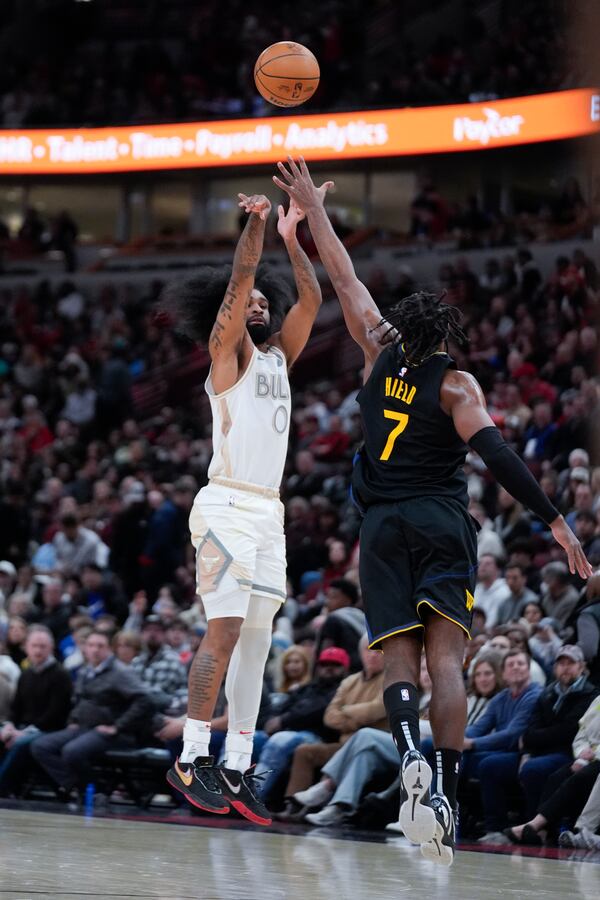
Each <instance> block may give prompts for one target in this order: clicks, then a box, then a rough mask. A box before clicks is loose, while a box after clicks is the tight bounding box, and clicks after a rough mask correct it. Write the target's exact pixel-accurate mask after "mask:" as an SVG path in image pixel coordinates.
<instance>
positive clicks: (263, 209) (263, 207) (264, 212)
mask: <svg viewBox="0 0 600 900" xmlns="http://www.w3.org/2000/svg"><path fill="white" fill-rule="evenodd" d="M238 197H239V198H240V202H239V203H238V206H241V208H242V209H243V210H244V212H246V213H256V214H257V216H259V217H260V218H261V219H262V220H263V221H264V220H265V219H267V218H268V216H269V213H270V212H271V201H270V200H269V198H268V197H265V195H264V194H252V195H251V196H250V197H248V195H247V194H238Z"/></svg>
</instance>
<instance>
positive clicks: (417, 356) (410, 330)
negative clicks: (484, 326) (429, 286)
mask: <svg viewBox="0 0 600 900" xmlns="http://www.w3.org/2000/svg"><path fill="white" fill-rule="evenodd" d="M443 296H444V295H443V294H442V295H441V296H439V297H438V296H437V294H431V293H429V292H428V291H417V293H415V294H410V296H408V297H404V299H403V300H400V302H399V303H396V304H395V306H392V307H390V309H389V310H387V312H386V316H385V319H382V320H381V323H380V325H384V324H385V323H388V324H389V325H390V326H392V328H395V329H396V330H397V331H398V337H397V338H396V341H397V342H398V343H401V344H402V345H403V348H404V354H405V357H406V361H407V362H408V363H409V365H413V366H418V365H420V364H421V363H423V362H425V360H426V359H427V357H428V356H431V354H432V353H435V351H436V350H437V349H438V347H439V345H440V344H441V343H442V341H447V340H448V338H454V340H455V341H456V342H457V343H458V344H459V345H460V346H461V347H465V346H466V345H467V344H468V340H467V336H466V334H465V332H464V331H463V329H462V327H461V324H460V320H461V314H460V310H458V309H457V308H456V307H455V306H449V305H448V303H442V298H443ZM377 327H379V326H377Z"/></svg>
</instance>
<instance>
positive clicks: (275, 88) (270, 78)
mask: <svg viewBox="0 0 600 900" xmlns="http://www.w3.org/2000/svg"><path fill="white" fill-rule="evenodd" d="M319 77H320V72H319V63H318V62H317V58H316V56H315V55H314V53H311V52H310V50H308V49H307V48H306V47H303V46H302V44H296V43H294V42H293V41H279V42H278V43H277V44H271V46H270V47H267V49H266V50H263V52H262V53H261V54H260V56H259V57H258V59H257V60H256V65H255V66H254V81H255V83H256V87H257V88H258V91H259V93H260V94H261V95H262V96H263V97H264V98H265V100H268V102H269V103H273V104H274V105H275V106H300V104H301V103H304V102H305V101H306V100H308V99H309V98H310V97H312V95H313V94H314V92H315V91H316V89H317V85H318V83H319Z"/></svg>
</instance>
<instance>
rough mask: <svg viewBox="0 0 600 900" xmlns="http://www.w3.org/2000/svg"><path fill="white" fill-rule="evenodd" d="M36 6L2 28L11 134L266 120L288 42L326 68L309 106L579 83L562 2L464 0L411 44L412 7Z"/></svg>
mask: <svg viewBox="0 0 600 900" xmlns="http://www.w3.org/2000/svg"><path fill="white" fill-rule="evenodd" d="M483 5H485V4H482V6H483ZM31 6H32V4H14V5H13V15H11V11H10V6H9V8H8V9H7V10H6V12H5V13H4V16H3V21H2V23H1V28H2V32H3V34H4V39H5V40H4V51H5V52H4V66H3V71H2V75H1V76H0V125H1V126H2V127H4V128H13V129H14V128H22V127H28V126H32V127H36V126H37V127H40V126H52V127H57V126H75V127H76V126H81V125H113V124H125V123H132V124H136V123H147V122H165V121H166V122H168V121H181V120H192V121H194V120H198V119H204V118H211V117H213V118H218V117H231V116H240V115H263V114H265V112H266V110H267V107H266V104H265V103H264V101H262V99H261V98H260V97H259V95H258V93H257V91H256V89H255V87H254V83H253V67H254V62H255V60H256V58H257V57H258V55H259V53H260V52H261V51H262V50H263V49H264V48H265V47H267V46H268V45H269V44H271V43H274V42H275V41H280V40H295V41H298V42H300V43H304V44H306V45H307V46H309V47H310V48H311V50H312V51H313V52H314V53H315V54H316V56H317V58H318V60H319V63H320V67H321V85H320V87H319V89H318V93H317V94H316V95H315V97H314V100H313V101H312V103H311V105H310V108H311V110H312V111H315V110H318V109H322V110H328V109H352V108H357V107H358V108H360V107H365V106H367V107H371V106H383V107H386V106H424V105H435V104H441V103H452V102H461V101H464V102H467V101H476V100H490V99H497V98H500V97H508V96H518V95H520V94H531V93H537V92H542V91H548V90H554V89H559V88H561V87H574V86H576V85H577V84H578V82H579V80H580V79H582V78H583V77H584V73H582V72H580V71H578V67H577V65H576V63H575V62H574V60H573V54H572V53H571V51H570V48H569V46H568V38H567V37H566V36H565V29H564V27H563V12H564V7H563V4H562V3H555V4H553V5H552V6H551V7H549V6H548V3H547V2H543V0H522V2H520V3H518V4H517V3H512V2H508V3H506V2H505V3H503V4H499V5H498V14H497V15H498V18H497V20H495V21H492V22H489V24H486V23H485V21H484V18H483V17H479V16H478V12H479V10H478V4H477V3H473V2H471V3H470V4H466V3H464V4H463V3H458V4H456V6H457V9H456V15H454V16H453V18H452V22H451V24H450V26H449V27H448V25H447V24H445V25H444V27H443V28H440V27H439V26H437V28H436V29H435V30H433V31H431V30H428V31H427V33H426V35H425V36H423V37H422V38H421V39H419V40H418V41H414V40H412V39H410V38H409V37H407V25H410V19H408V20H407V10H406V9H405V8H404V7H405V5H404V4H380V5H379V7H374V6H373V5H367V4H364V3H360V2H358V0H352V2H348V0H344V2H341V0H328V2H326V3H323V4H319V5H314V4H312V5H310V4H308V5H307V4H304V5H303V6H301V5H297V4H290V3H283V4H280V5H279V6H278V7H273V6H272V4H268V3H265V2H264V0H261V2H254V3H253V4H251V5H250V8H248V4H246V3H242V2H241V0H228V2H227V3H223V2H217V0H210V2H204V3H202V4H200V5H199V4H197V3H191V2H189V0H177V2H173V0H169V2H153V3H148V4H138V5H133V4H131V3H125V2H123V0H111V2H107V3H102V4H82V3H80V4H66V3H64V2H62V0H55V2H46V3H44V4H39V5H38V8H37V9H36V8H35V6H34V8H33V9H31V8H30V7H31ZM53 7H58V9H53ZM421 12H422V10H421V9H419V10H418V11H416V13H415V12H413V15H415V14H417V13H421ZM379 17H382V23H383V24H382V27H379V29H378V27H377V22H378V19H379ZM32 20H33V23H34V24H33V25H32ZM58 22H60V26H59V27H58ZM370 28H374V29H375V31H374V38H373V40H369V35H370ZM32 30H33V31H35V34H36V42H35V44H34V45H33V46H32V41H31V32H32ZM375 32H376V35H375ZM382 34H383V40H382ZM268 111H269V112H270V113H277V110H275V109H274V108H273V107H268Z"/></svg>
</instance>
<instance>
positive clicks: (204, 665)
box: [163, 194, 321, 825]
mask: <svg viewBox="0 0 600 900" xmlns="http://www.w3.org/2000/svg"><path fill="white" fill-rule="evenodd" d="M239 197H240V206H241V207H242V208H243V209H244V210H245V211H246V212H247V213H249V214H250V215H249V218H248V221H247V224H246V227H245V228H244V231H243V233H242V235H241V237H240V240H239V243H238V245H237V249H236V251H235V256H234V259H233V268H230V267H224V268H222V269H218V270H217V269H210V270H204V271H203V272H202V274H201V275H199V276H198V277H196V278H193V279H191V280H189V281H186V282H184V283H183V284H181V285H173V286H172V287H170V288H168V289H167V291H166V294H165V297H164V302H163V308H164V309H165V310H167V311H169V312H170V313H171V312H174V313H175V317H176V320H177V319H178V321H176V327H177V328H178V330H182V331H183V332H184V333H187V334H188V335H189V336H190V337H192V338H194V339H195V340H199V341H202V342H204V343H208V349H209V352H210V356H211V360H212V365H211V369H210V373H209V377H208V379H207V382H206V391H207V393H208V396H209V398H210V405H211V409H212V415H213V433H212V434H213V458H212V461H211V463H210V467H209V470H208V477H209V481H208V484H207V485H206V487H204V488H202V489H201V490H200V492H199V493H198V495H197V497H196V499H195V501H194V505H193V508H192V511H191V514H190V530H191V538H192V543H193V545H194V547H195V549H196V558H197V581H198V593H199V594H200V595H201V596H202V600H203V603H204V608H205V611H206V617H207V620H208V628H207V632H206V634H205V636H204V638H203V640H202V643H201V645H200V647H199V649H198V651H197V653H196V656H195V658H194V660H193V662H192V667H191V670H190V677H189V701H188V715H187V718H186V721H185V725H184V731H183V739H184V745H183V750H182V752H181V755H180V757H179V759H178V760H177V761H176V762H175V764H174V765H173V767H172V768H171V769H170V770H169V772H168V775H167V778H168V781H169V783H170V784H171V785H172V786H173V787H174V788H176V789H177V790H179V791H181V792H182V793H183V794H184V795H185V796H186V797H187V799H188V800H189V801H190V802H191V803H193V804H194V805H195V806H197V807H199V808H200V809H203V810H206V811H209V812H215V813H227V812H229V809H230V807H231V806H233V807H234V808H235V809H236V810H238V812H240V813H241V814H242V815H244V816H246V818H248V819H250V820H251V821H252V822H256V823H258V824H263V825H267V824H269V823H270V821H271V819H270V816H269V813H268V811H267V809H266V807H265V806H264V804H263V803H262V801H261V800H260V798H259V796H258V794H257V791H256V785H255V783H254V782H253V776H252V774H250V772H249V771H248V770H249V767H250V761H251V756H252V742H253V736H254V729H255V726H256V719H257V715H258V709H259V704H260V697H261V691H262V682H263V672H264V667H265V663H266V660H267V656H268V653H269V648H270V646H271V633H272V623H273V618H274V616H275V614H276V613H277V611H278V610H279V607H280V605H281V603H283V601H284V600H285V599H286V590H285V587H286V562H285V539H284V533H283V504H282V503H281V501H280V500H279V485H280V482H281V478H282V475H283V467H284V463H285V459H286V455H287V446H288V432H289V423H290V385H289V381H288V369H289V367H290V366H291V365H292V364H293V362H294V360H295V359H296V358H297V357H298V356H299V354H300V353H301V352H302V350H303V349H304V346H305V344H306V342H307V340H308V338H309V335H310V331H311V328H312V325H313V322H314V320H315V317H316V315H317V312H318V310H319V306H320V304H321V291H320V288H319V284H318V281H317V278H316V275H315V272H314V269H313V267H312V265H311V263H310V262H309V260H308V258H307V256H306V254H305V253H304V251H303V250H302V249H301V247H300V245H299V244H298V241H297V239H296V225H297V223H298V222H299V221H300V220H301V219H302V218H303V217H304V214H303V213H302V212H301V211H300V210H299V209H298V207H297V206H296V205H295V203H292V204H291V205H290V208H289V210H288V212H287V214H284V211H283V208H282V207H279V210H278V215H279V221H278V225H277V228H278V231H279V234H280V235H281V237H282V238H283V240H284V242H285V246H286V249H287V251H288V254H289V257H290V261H291V264H292V269H293V273H294V279H295V282H296V289H297V292H298V300H297V302H296V303H295V304H294V305H293V306H292V307H291V309H290V310H289V312H287V315H285V316H284V312H285V308H286V306H287V305H288V304H287V300H288V294H287V291H288V288H287V283H286V281H285V279H284V278H282V277H281V276H279V275H277V274H276V273H274V272H273V271H272V270H271V271H269V270H268V269H266V268H264V267H262V266H259V265H258V264H259V260H260V257H261V254H262V248H263V238H264V231H265V223H266V220H267V217H268V214H269V212H270V209H271V204H270V202H269V200H268V199H267V198H266V197H263V196H256V195H255V196H252V197H247V196H245V195H244V194H240V195H239ZM226 669H227V678H226V682H225V691H226V696H227V701H228V704H229V727H228V732H227V737H226V740H225V761H224V765H223V766H218V767H217V766H214V765H213V759H212V757H210V756H209V751H208V747H209V741H210V723H211V718H212V715H213V712H214V707H215V703H216V699H217V694H218V691H219V687H220V685H221V682H222V680H223V676H224V674H225V670H226Z"/></svg>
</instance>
